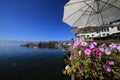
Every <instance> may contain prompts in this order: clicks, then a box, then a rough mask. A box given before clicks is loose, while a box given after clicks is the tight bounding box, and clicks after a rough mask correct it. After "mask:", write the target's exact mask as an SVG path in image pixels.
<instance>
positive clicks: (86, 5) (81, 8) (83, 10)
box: [64, 5, 89, 20]
mask: <svg viewBox="0 0 120 80" xmlns="http://www.w3.org/2000/svg"><path fill="white" fill-rule="evenodd" d="M85 6H87V5H85ZM85 6H83V7H81V8H80V9H78V10H76V11H75V12H74V13H72V14H70V15H69V16H68V17H66V18H65V19H64V20H66V19H68V18H69V17H70V16H72V15H74V14H75V13H77V12H78V11H84V10H81V9H82V8H84V7H85ZM87 12H89V11H87Z"/></svg>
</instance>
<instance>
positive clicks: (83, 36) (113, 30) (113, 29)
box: [77, 26, 120, 40]
mask: <svg viewBox="0 0 120 80" xmlns="http://www.w3.org/2000/svg"><path fill="white" fill-rule="evenodd" d="M118 32H120V30H118V29H117V26H116V27H109V31H107V30H106V29H105V30H104V31H100V32H99V33H98V32H93V33H84V34H81V33H80V34H77V36H80V38H79V39H80V40H85V39H88V38H89V37H104V36H108V35H111V34H113V33H118ZM88 35H89V37H87V36H88Z"/></svg>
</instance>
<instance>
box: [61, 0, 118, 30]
mask: <svg viewBox="0 0 120 80" xmlns="http://www.w3.org/2000/svg"><path fill="white" fill-rule="evenodd" d="M118 19H120V0H70V1H69V2H68V3H67V4H66V5H65V6H64V17H63V21H64V22H65V23H67V24H69V25H70V26H72V27H81V28H84V27H88V26H101V25H106V24H109V22H113V21H115V20H118Z"/></svg>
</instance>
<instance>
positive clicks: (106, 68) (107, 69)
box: [103, 66, 111, 72]
mask: <svg viewBox="0 0 120 80" xmlns="http://www.w3.org/2000/svg"><path fill="white" fill-rule="evenodd" d="M103 68H104V69H105V70H106V71H107V72H111V68H110V67H109V66H103Z"/></svg>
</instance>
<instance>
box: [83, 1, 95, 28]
mask: <svg viewBox="0 0 120 80" xmlns="http://www.w3.org/2000/svg"><path fill="white" fill-rule="evenodd" d="M94 6H95V2H94V5H93V7H94ZM91 14H92V9H91V11H90V15H89V17H88V20H87V22H86V25H85V26H87V23H88V21H89V19H90V17H91Z"/></svg>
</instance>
